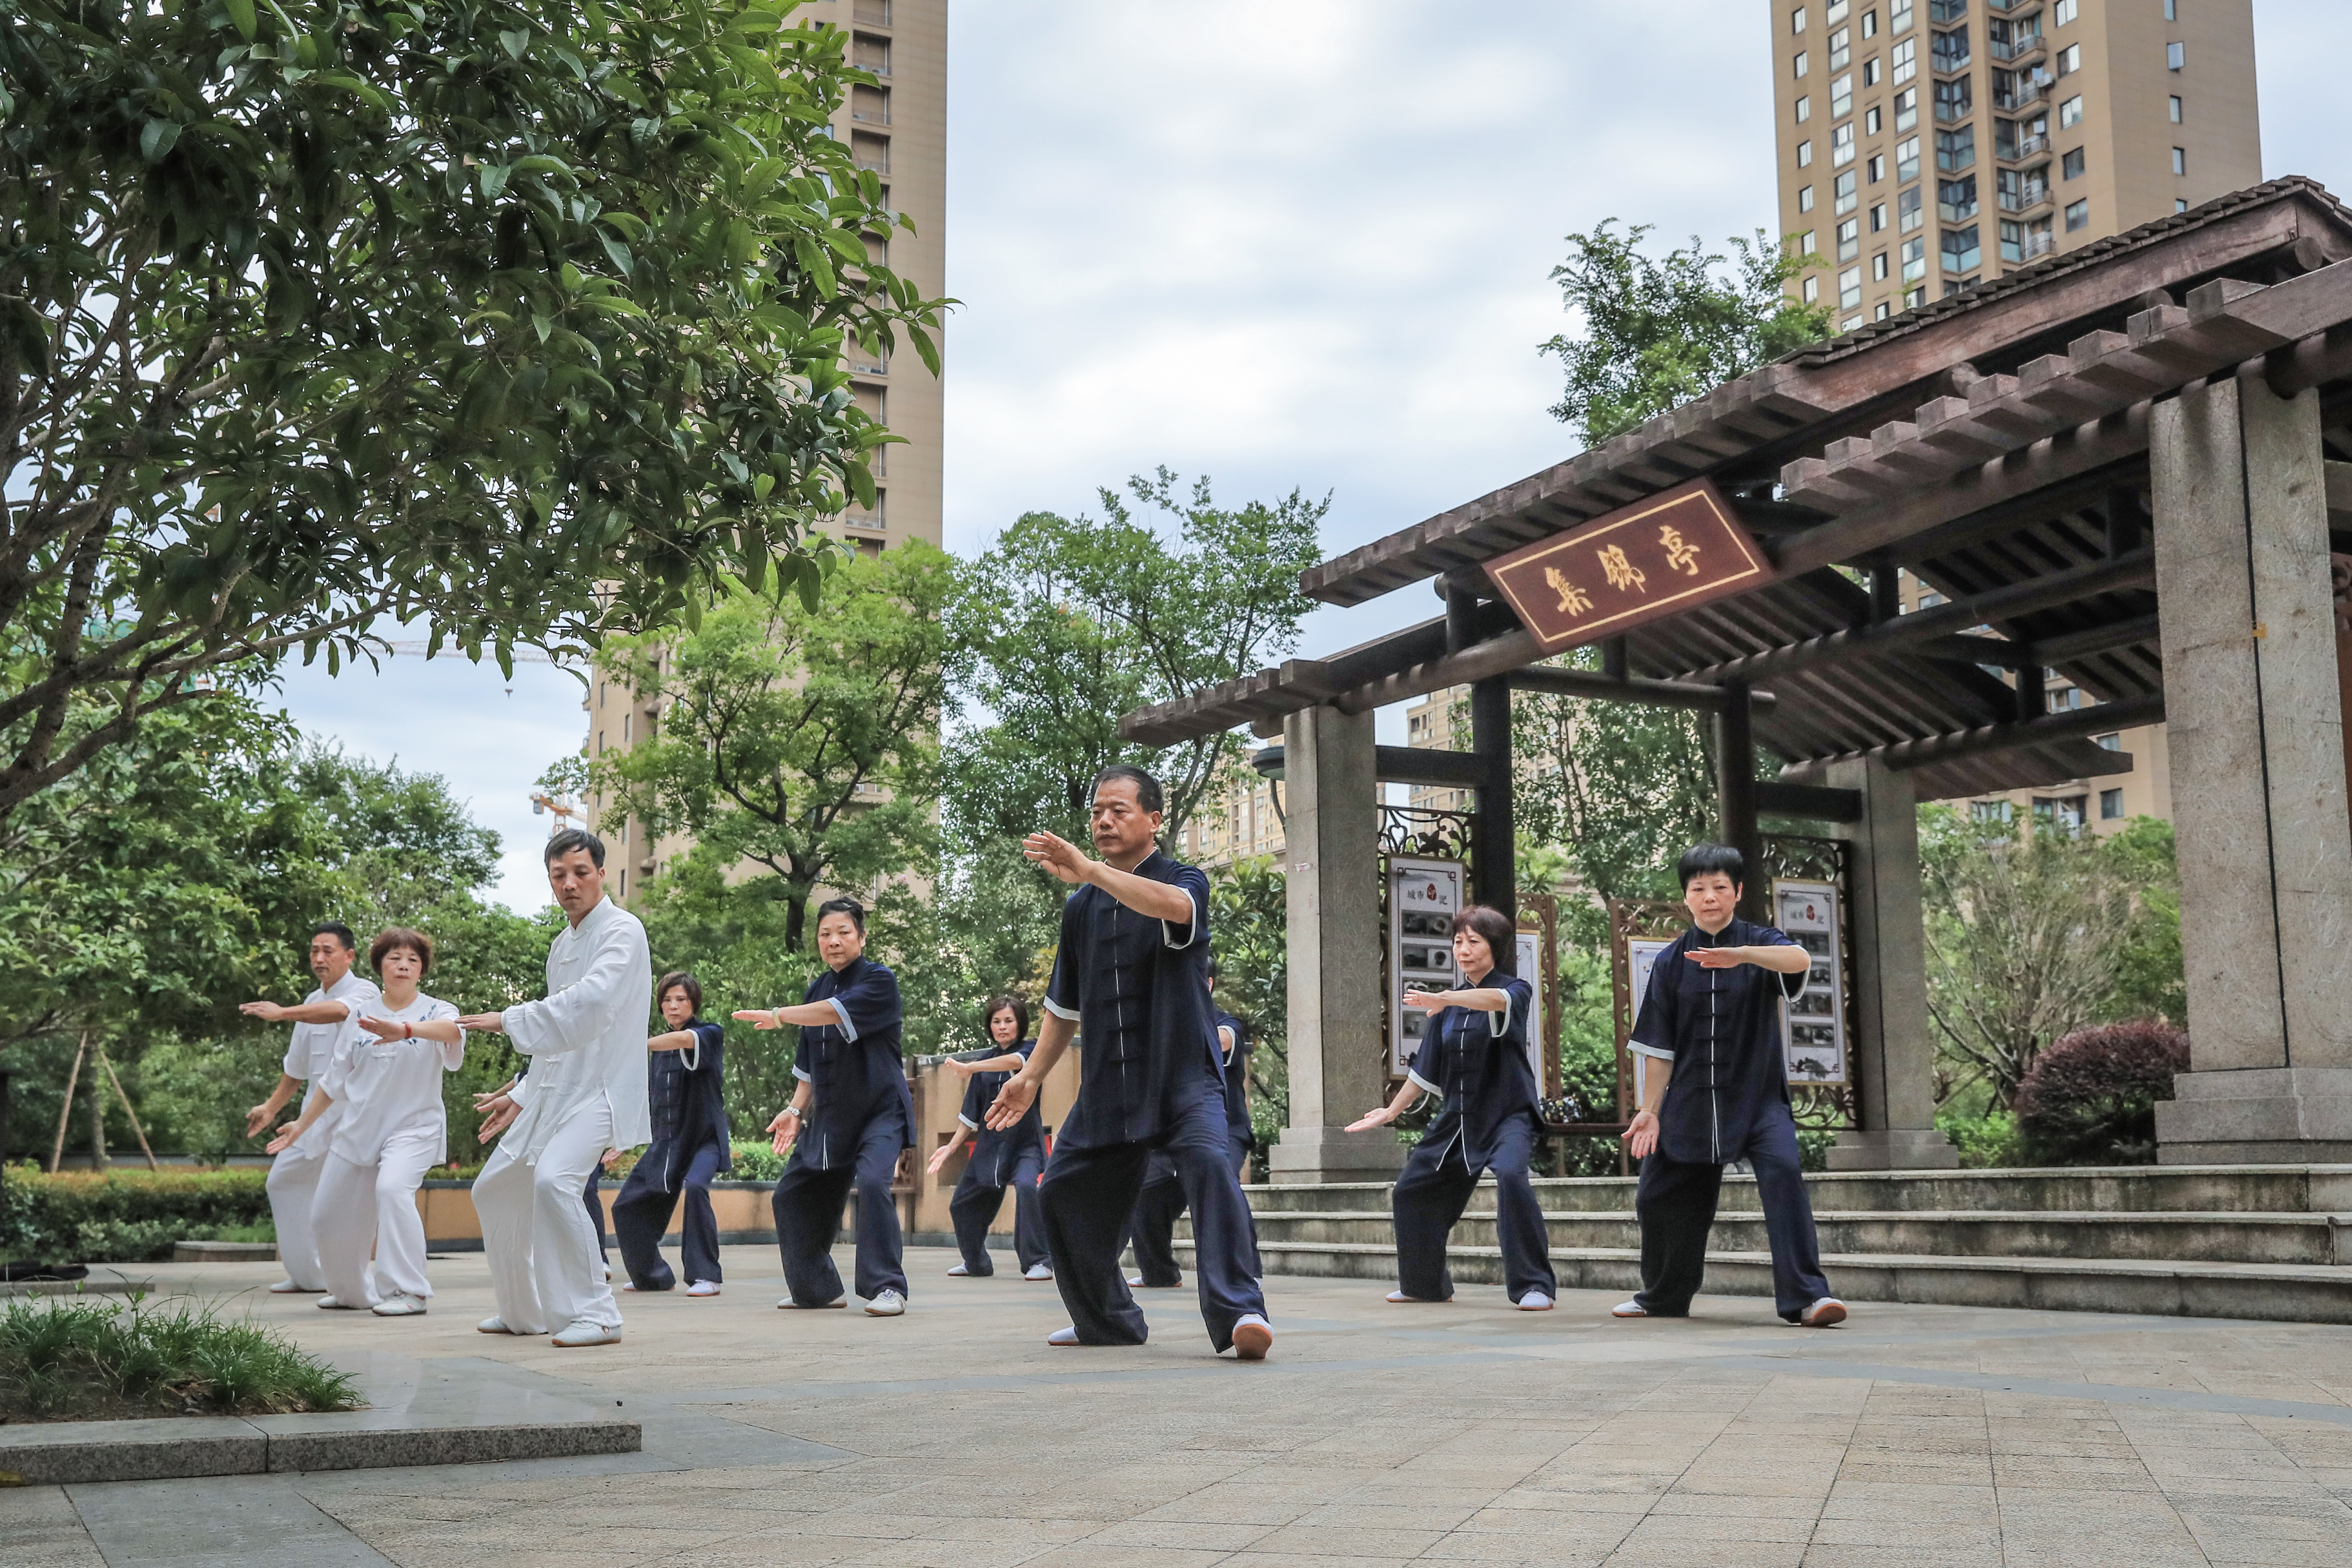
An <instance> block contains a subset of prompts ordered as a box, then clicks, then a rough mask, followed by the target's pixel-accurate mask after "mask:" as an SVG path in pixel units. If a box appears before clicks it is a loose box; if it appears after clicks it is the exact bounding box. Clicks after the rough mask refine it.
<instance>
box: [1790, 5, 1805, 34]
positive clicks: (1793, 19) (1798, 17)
mask: <svg viewBox="0 0 2352 1568" xmlns="http://www.w3.org/2000/svg"><path fill="white" fill-rule="evenodd" d="M1804 30H1805V8H1804V7H1803V6H1802V5H1800V6H1798V7H1797V8H1796V9H1795V10H1794V11H1791V12H1790V14H1789V31H1790V32H1792V33H1801V32H1803V31H1804Z"/></svg>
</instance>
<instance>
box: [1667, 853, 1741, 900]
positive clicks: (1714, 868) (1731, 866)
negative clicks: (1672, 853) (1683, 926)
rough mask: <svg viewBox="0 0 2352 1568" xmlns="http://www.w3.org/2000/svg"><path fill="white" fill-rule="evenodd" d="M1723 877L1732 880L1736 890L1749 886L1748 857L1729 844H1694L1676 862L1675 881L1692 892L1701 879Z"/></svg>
mask: <svg viewBox="0 0 2352 1568" xmlns="http://www.w3.org/2000/svg"><path fill="white" fill-rule="evenodd" d="M1715 876H1723V877H1728V878H1730V879H1731V885H1732V886H1733V887H1735V888H1744V887H1746V886H1747V885H1748V857H1747V856H1745V855H1742V854H1741V853H1740V852H1739V851H1738V850H1737V849H1734V848H1733V847H1731V846H1730V845H1728V844H1694V845H1692V846H1691V847H1689V848H1687V849H1685V850H1684V851H1683V858H1681V859H1679V860H1677V861H1675V880H1676V881H1678V882H1680V883H1681V884H1682V886H1683V891H1685V892H1688V891H1690V885H1691V884H1692V883H1693V882H1695V881H1696V880H1697V879H1699V878H1701V877H1715Z"/></svg>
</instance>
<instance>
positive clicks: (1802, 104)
mask: <svg viewBox="0 0 2352 1568" xmlns="http://www.w3.org/2000/svg"><path fill="white" fill-rule="evenodd" d="M1812 117H1813V98H1812V94H1811V93H1807V94H1806V95H1804V96H1803V97H1802V98H1800V99H1798V100H1797V123H1798V124H1800V125H1802V124H1803V123H1804V122H1805V121H1808V120H1811V118H1812Z"/></svg>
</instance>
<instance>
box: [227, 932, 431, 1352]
mask: <svg viewBox="0 0 2352 1568" xmlns="http://www.w3.org/2000/svg"><path fill="white" fill-rule="evenodd" d="M368 967H369V968H371V969H373V970H374V971H375V972H376V973H377V974H378V975H380V976H382V977H383V996H382V997H381V998H380V999H379V1000H376V1001H373V1002H362V1003H361V1004H359V1005H358V1008H357V1012H358V1015H359V1017H358V1020H357V1021H358V1024H359V1028H360V1035H359V1037H358V1039H357V1040H356V1041H355V1042H354V1043H353V1044H352V1047H351V1048H350V1049H349V1050H348V1051H347V1052H346V1053H345V1054H344V1056H343V1057H342V1058H341V1060H340V1062H339V1063H338V1066H337V1070H336V1072H335V1073H334V1074H333V1076H331V1078H330V1079H328V1081H327V1083H326V1085H325V1092H324V1093H323V1094H322V1095H320V1096H318V1097H316V1098H315V1099H314V1100H313V1102H312V1103H313V1107H314V1109H310V1110H304V1111H303V1113H302V1120H301V1121H298V1122H297V1123H295V1124H294V1126H292V1127H289V1128H288V1129H287V1130H286V1131H284V1132H282V1133H280V1134H279V1135H278V1142H274V1143H272V1144H271V1145H270V1146H269V1147H270V1150H271V1152H276V1151H277V1150H278V1148H280V1147H281V1146H283V1145H285V1144H288V1143H291V1142H293V1141H294V1140H295V1139H296V1138H297V1137H299V1135H300V1133H301V1132H302V1131H304V1130H305V1129H306V1128H307V1126H308V1125H309V1124H310V1122H311V1121H314V1120H315V1119H316V1118H317V1117H318V1115H319V1110H318V1109H316V1108H315V1107H316V1106H317V1101H318V1100H326V1101H328V1102H330V1103H331V1104H335V1105H340V1106H341V1107H342V1108H343V1110H342V1114H341V1116H340V1117H339V1118H338V1119H337V1120H336V1122H335V1127H334V1130H333V1132H332V1134H331V1137H330V1138H329V1140H328V1144H327V1161H326V1170H325V1171H324V1172H323V1173H321V1174H320V1178H319V1195H318V1198H317V1199H316V1200H315V1201H314V1202H313V1203H312V1205H311V1207H310V1229H311V1233H312V1235H314V1236H315V1237H317V1239H318V1245H319V1265H320V1269H321V1271H322V1272H323V1273H324V1275H325V1278H326V1284H327V1294H325V1295H324V1296H321V1297H320V1298H319V1305H320V1306H321V1307H327V1308H336V1307H348V1308H354V1309H356V1308H360V1307H368V1308H373V1310H374V1311H375V1313H376V1315H377V1316H379V1317H384V1318H406V1317H413V1316H415V1314H416V1313H419V1312H422V1311H423V1310H425V1300H427V1299H428V1298H429V1297H431V1295H432V1294H433V1287H432V1286H431V1285H429V1284H427V1283H425V1220H424V1216H423V1215H419V1214H418V1213H417V1212H416V1189H417V1188H418V1187H419V1186H420V1185H422V1184H424V1181H425V1172H426V1171H428V1170H430V1169H431V1168H432V1167H433V1166H434V1165H436V1164H437V1163H439V1162H440V1160H441V1157H442V1155H443V1153H444V1152H446V1149H447V1147H448V1141H449V1118H448V1112H447V1111H446V1110H443V1109H442V1104H441V1075H442V1074H443V1073H446V1072H455V1071H456V1070H457V1068H458V1066H459V1065H460V1064H461V1063H462V1062H464V1060H465V1059H466V1031H465V1030H463V1029H461V1028H459V1027H458V1026H457V1008H455V1007H453V1006H451V1005H449V1004H448V1003H446V1002H444V1001H442V1000H440V999H439V998H438V997H435V996H427V995H425V994H424V993H423V992H421V991H419V990H417V988H416V984H417V982H418V981H420V980H422V979H424V978H425V973H426V972H427V971H428V970H430V969H431V968H432V967H433V939H432V938H431V937H428V936H426V935H425V933H424V932H423V931H411V930H409V929H408V928H407V927H405V926H394V927H393V928H392V929H391V930H389V931H385V932H384V933H383V935H381V936H379V937H377V938H376V939H375V942H374V943H373V945H371V946H370V947H369V949H368ZM371 1250H373V1253H374V1255H375V1269H374V1278H373V1280H371V1279H369V1270H368V1255H369V1253H370V1251H371Z"/></svg>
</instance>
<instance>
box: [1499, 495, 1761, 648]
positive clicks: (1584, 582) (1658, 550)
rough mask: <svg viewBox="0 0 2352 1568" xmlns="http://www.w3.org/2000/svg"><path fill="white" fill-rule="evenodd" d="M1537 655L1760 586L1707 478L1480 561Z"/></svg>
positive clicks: (1756, 567) (1752, 547)
mask: <svg viewBox="0 0 2352 1568" xmlns="http://www.w3.org/2000/svg"><path fill="white" fill-rule="evenodd" d="M1486 575H1487V577H1488V578H1489V579H1490V580H1492V582H1493V583H1494V584H1495V587H1496V590H1497V591H1498V592H1500V593H1501V595H1503V597H1504V599H1505V600H1506V601H1507V602H1508V603H1509V605H1510V606H1511V608H1512V609H1514V610H1516V611H1517V612H1518V616H1519V621H1520V623H1521V624H1522V625H1523V626H1526V627H1527V628H1528V630H1529V631H1531V632H1533V633H1534V634H1535V636H1536V640H1537V641H1538V643H1540V644H1541V645H1542V647H1543V650H1544V652H1546V653H1558V652H1559V650H1560V649H1562V648H1566V647H1577V646H1579V645H1580V644H1583V643H1590V642H1597V641H1599V640H1600V639H1601V638H1602V637H1617V636H1619V635H1621V634H1622V633H1624V632H1627V631H1630V630H1631V629H1633V627H1634V626H1640V625H1642V624H1643V622H1645V621H1654V620H1659V619H1662V618H1664V617H1665V616H1673V615H1679V614H1681V613H1683V612H1684V611H1685V610H1691V609H1696V608H1697V607H1698V606H1699V605H1704V604H1706V603H1707V602H1709V601H1710V600H1714V599H1721V598H1727V597H1728V596H1729V595H1733V594H1744V593H1747V592H1748V590H1750V589H1752V588H1760V587H1762V586H1763V585H1764V584H1767V583H1769V582H1770V581H1771V580H1772V577H1773V571H1772V563H1770V562H1769V561H1767V560H1766V559H1765V558H1764V552H1763V551H1761V550H1760V549H1759V548H1758V547H1757V544H1756V542H1755V540H1753V539H1751V538H1750V537H1748V530H1747V529H1746V528H1744V527H1743V526H1741V524H1740V521H1739V519H1738V517H1737V516H1736V515H1734V513H1733V512H1732V510H1731V507H1730V504H1729V503H1728V502H1727V501H1726V500H1724V499H1723V496H1722V493H1721V492H1720V491H1718V490H1717V489H1716V488H1715V486H1714V485H1712V484H1710V483H1709V482H1708V481H1706V480H1705V479H1696V480H1693V481H1692V482H1691V483H1689V484H1686V485H1679V486H1676V487H1675V489H1670V490H1664V491H1662V492H1660V493H1659V494H1657V495H1654V496H1652V497H1650V498H1649V499H1648V500H1642V501H1636V502H1635V503H1634V504H1633V505H1632V506H1629V507H1627V508H1625V509H1624V510H1622V511H1612V512H1611V513H1609V514H1608V515H1607V516H1605V517H1596V518H1594V519H1593V520H1592V521H1591V522H1587V523H1584V524H1581V525H1580V526H1579V527H1577V528H1576V529H1574V530H1573V531H1570V532H1568V533H1563V534H1560V535H1559V536H1558V537H1556V538H1552V539H1542V540H1538V541H1537V542H1535V543H1533V544H1529V545H1525V546H1522V547H1521V548H1519V549H1517V550H1515V551H1513V552H1511V553H1510V554H1508V555H1505V556H1501V557H1499V558H1497V559H1496V560H1493V561H1489V562H1488V563H1486Z"/></svg>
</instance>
